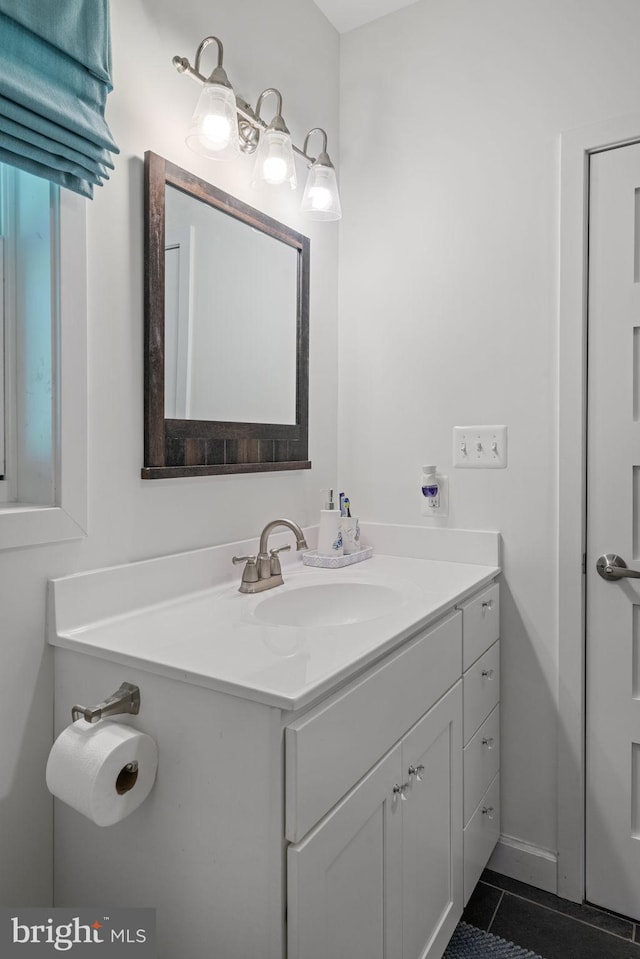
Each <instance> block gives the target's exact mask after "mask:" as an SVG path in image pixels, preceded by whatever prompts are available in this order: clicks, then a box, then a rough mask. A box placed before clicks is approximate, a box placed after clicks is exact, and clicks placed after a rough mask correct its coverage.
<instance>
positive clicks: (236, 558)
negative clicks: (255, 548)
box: [231, 556, 256, 566]
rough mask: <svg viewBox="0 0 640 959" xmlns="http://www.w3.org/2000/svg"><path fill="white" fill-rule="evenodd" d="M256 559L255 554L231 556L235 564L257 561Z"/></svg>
mask: <svg viewBox="0 0 640 959" xmlns="http://www.w3.org/2000/svg"><path fill="white" fill-rule="evenodd" d="M255 561H256V557H255V556H232V557H231V562H232V563H233V565H234V566H237V565H238V563H245V562H247V563H255Z"/></svg>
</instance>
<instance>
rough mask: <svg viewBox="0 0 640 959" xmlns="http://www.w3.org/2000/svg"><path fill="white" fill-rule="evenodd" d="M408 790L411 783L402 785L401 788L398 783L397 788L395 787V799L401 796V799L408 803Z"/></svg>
mask: <svg viewBox="0 0 640 959" xmlns="http://www.w3.org/2000/svg"><path fill="white" fill-rule="evenodd" d="M408 788H409V783H402V785H401V786H399V785H398V784H397V783H396V784H395V786H394V787H393V795H394V798H395V797H397V796H400V799H402V801H403V802H406V801H407V789H408Z"/></svg>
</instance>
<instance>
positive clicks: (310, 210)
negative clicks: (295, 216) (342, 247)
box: [300, 162, 342, 220]
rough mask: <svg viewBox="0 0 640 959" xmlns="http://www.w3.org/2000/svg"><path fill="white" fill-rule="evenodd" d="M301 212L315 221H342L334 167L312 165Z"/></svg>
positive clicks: (318, 164)
mask: <svg viewBox="0 0 640 959" xmlns="http://www.w3.org/2000/svg"><path fill="white" fill-rule="evenodd" d="M300 210H301V211H302V213H306V214H307V216H309V217H311V218H312V219H314V220H339V219H340V217H341V216H342V207H341V206H340V194H339V193H338V181H337V180H336V171H335V170H334V168H333V166H325V165H324V164H320V163H317V162H316V163H314V164H313V165H312V167H311V169H310V170H309V176H308V177H307V183H306V186H305V188H304V193H303V195H302V203H301V204H300Z"/></svg>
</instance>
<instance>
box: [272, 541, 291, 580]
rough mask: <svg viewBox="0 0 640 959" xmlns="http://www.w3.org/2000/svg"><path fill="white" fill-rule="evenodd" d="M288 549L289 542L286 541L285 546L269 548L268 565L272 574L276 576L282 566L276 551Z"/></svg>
mask: <svg viewBox="0 0 640 959" xmlns="http://www.w3.org/2000/svg"><path fill="white" fill-rule="evenodd" d="M288 549H291V544H290V543H286V545H285V546H278V547H277V548H276V549H270V550H269V555H270V557H271V562H270V567H271V575H272V576H278V575H279V574H280V573H282V567H281V566H280V559H279V557H278V553H283V552H286V550H288Z"/></svg>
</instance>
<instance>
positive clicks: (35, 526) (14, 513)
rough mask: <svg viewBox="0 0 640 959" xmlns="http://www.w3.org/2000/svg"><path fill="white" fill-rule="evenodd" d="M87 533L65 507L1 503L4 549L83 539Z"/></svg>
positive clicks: (0, 547)
mask: <svg viewBox="0 0 640 959" xmlns="http://www.w3.org/2000/svg"><path fill="white" fill-rule="evenodd" d="M86 535H87V534H86V531H85V530H84V529H83V528H82V527H81V526H80V524H79V523H78V522H76V520H75V519H73V517H72V516H70V515H69V513H67V512H66V511H65V510H64V509H63V508H62V507H61V506H36V505H32V504H30V503H2V504H0V550H4V549H17V548H19V547H23V546H40V545H43V544H44V543H57V542H60V541H63V540H70V539H82V538H84V537H85V536H86Z"/></svg>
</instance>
